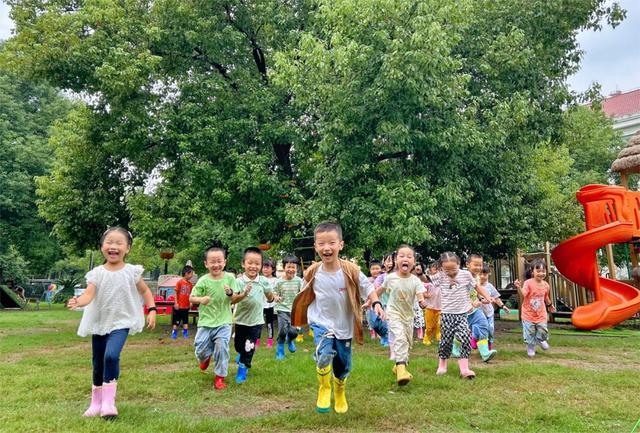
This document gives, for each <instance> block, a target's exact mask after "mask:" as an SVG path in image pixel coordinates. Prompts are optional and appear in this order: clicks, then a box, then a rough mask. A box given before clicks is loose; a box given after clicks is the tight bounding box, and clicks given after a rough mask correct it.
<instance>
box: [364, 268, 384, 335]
mask: <svg viewBox="0 0 640 433" xmlns="http://www.w3.org/2000/svg"><path fill="white" fill-rule="evenodd" d="M381 273H382V262H380V260H378V259H372V260H371V261H370V262H369V281H370V282H372V283H373V282H374V281H375V280H376V278H378V275H380V274H381ZM362 307H363V308H365V307H366V309H365V310H364V311H366V312H367V323H368V324H369V335H370V336H371V339H372V340H373V339H375V338H376V329H375V319H376V317H377V316H376V313H374V312H373V310H371V308H369V305H365V304H363V306H362Z"/></svg>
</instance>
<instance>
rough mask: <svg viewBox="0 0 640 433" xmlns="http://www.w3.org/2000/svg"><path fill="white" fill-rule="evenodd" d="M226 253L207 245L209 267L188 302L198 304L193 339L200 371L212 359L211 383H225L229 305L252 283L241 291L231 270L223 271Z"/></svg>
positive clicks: (220, 385) (217, 385) (244, 294)
mask: <svg viewBox="0 0 640 433" xmlns="http://www.w3.org/2000/svg"><path fill="white" fill-rule="evenodd" d="M226 264H227V255H226V252H225V250H224V249H222V248H220V247H210V248H209V249H207V250H206V251H205V253H204V266H205V268H207V270H208V271H209V273H208V274H206V275H203V276H202V277H200V278H199V279H198V282H197V283H196V285H195V287H194V288H193V290H192V291H191V296H189V302H191V303H192V304H200V307H199V308H198V312H199V314H198V331H197V332H196V337H195V339H194V341H193V345H194V347H195V354H196V359H197V360H198V362H199V363H200V371H202V372H203V373H204V372H205V371H206V370H207V367H209V363H210V362H211V357H213V362H214V372H215V378H214V381H213V386H214V388H215V389H218V390H222V389H225V388H226V387H227V385H226V384H225V383H224V378H225V377H227V370H228V367H229V340H230V339H231V322H232V316H231V305H232V304H234V303H236V302H238V301H240V300H241V299H243V298H245V297H247V296H248V295H249V292H250V291H251V287H248V288H245V289H244V291H242V289H241V288H240V287H239V286H238V285H237V284H236V280H235V277H234V276H233V274H231V273H228V272H225V271H224V267H225V265H226Z"/></svg>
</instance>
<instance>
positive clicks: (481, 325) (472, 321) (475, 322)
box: [467, 308, 489, 341]
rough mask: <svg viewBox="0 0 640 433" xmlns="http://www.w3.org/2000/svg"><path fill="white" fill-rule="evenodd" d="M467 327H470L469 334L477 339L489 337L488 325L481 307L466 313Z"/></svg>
mask: <svg viewBox="0 0 640 433" xmlns="http://www.w3.org/2000/svg"><path fill="white" fill-rule="evenodd" d="M467 320H468V321H469V328H471V336H472V337H473V338H475V339H476V340H477V341H480V340H486V339H487V338H489V325H488V324H487V316H485V315H484V312H483V311H482V308H478V309H476V311H474V312H473V313H471V314H469V315H467Z"/></svg>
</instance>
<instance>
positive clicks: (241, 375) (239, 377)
mask: <svg viewBox="0 0 640 433" xmlns="http://www.w3.org/2000/svg"><path fill="white" fill-rule="evenodd" d="M248 372H249V369H248V368H247V367H246V366H245V365H244V364H238V372H237V373H236V383H245V382H246V381H247V373H248Z"/></svg>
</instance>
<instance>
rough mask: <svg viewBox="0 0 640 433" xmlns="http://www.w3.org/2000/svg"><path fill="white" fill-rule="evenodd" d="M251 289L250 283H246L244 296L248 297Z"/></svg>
mask: <svg viewBox="0 0 640 433" xmlns="http://www.w3.org/2000/svg"><path fill="white" fill-rule="evenodd" d="M252 288H253V285H251V283H247V285H246V286H244V296H249V293H251V289H252Z"/></svg>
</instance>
